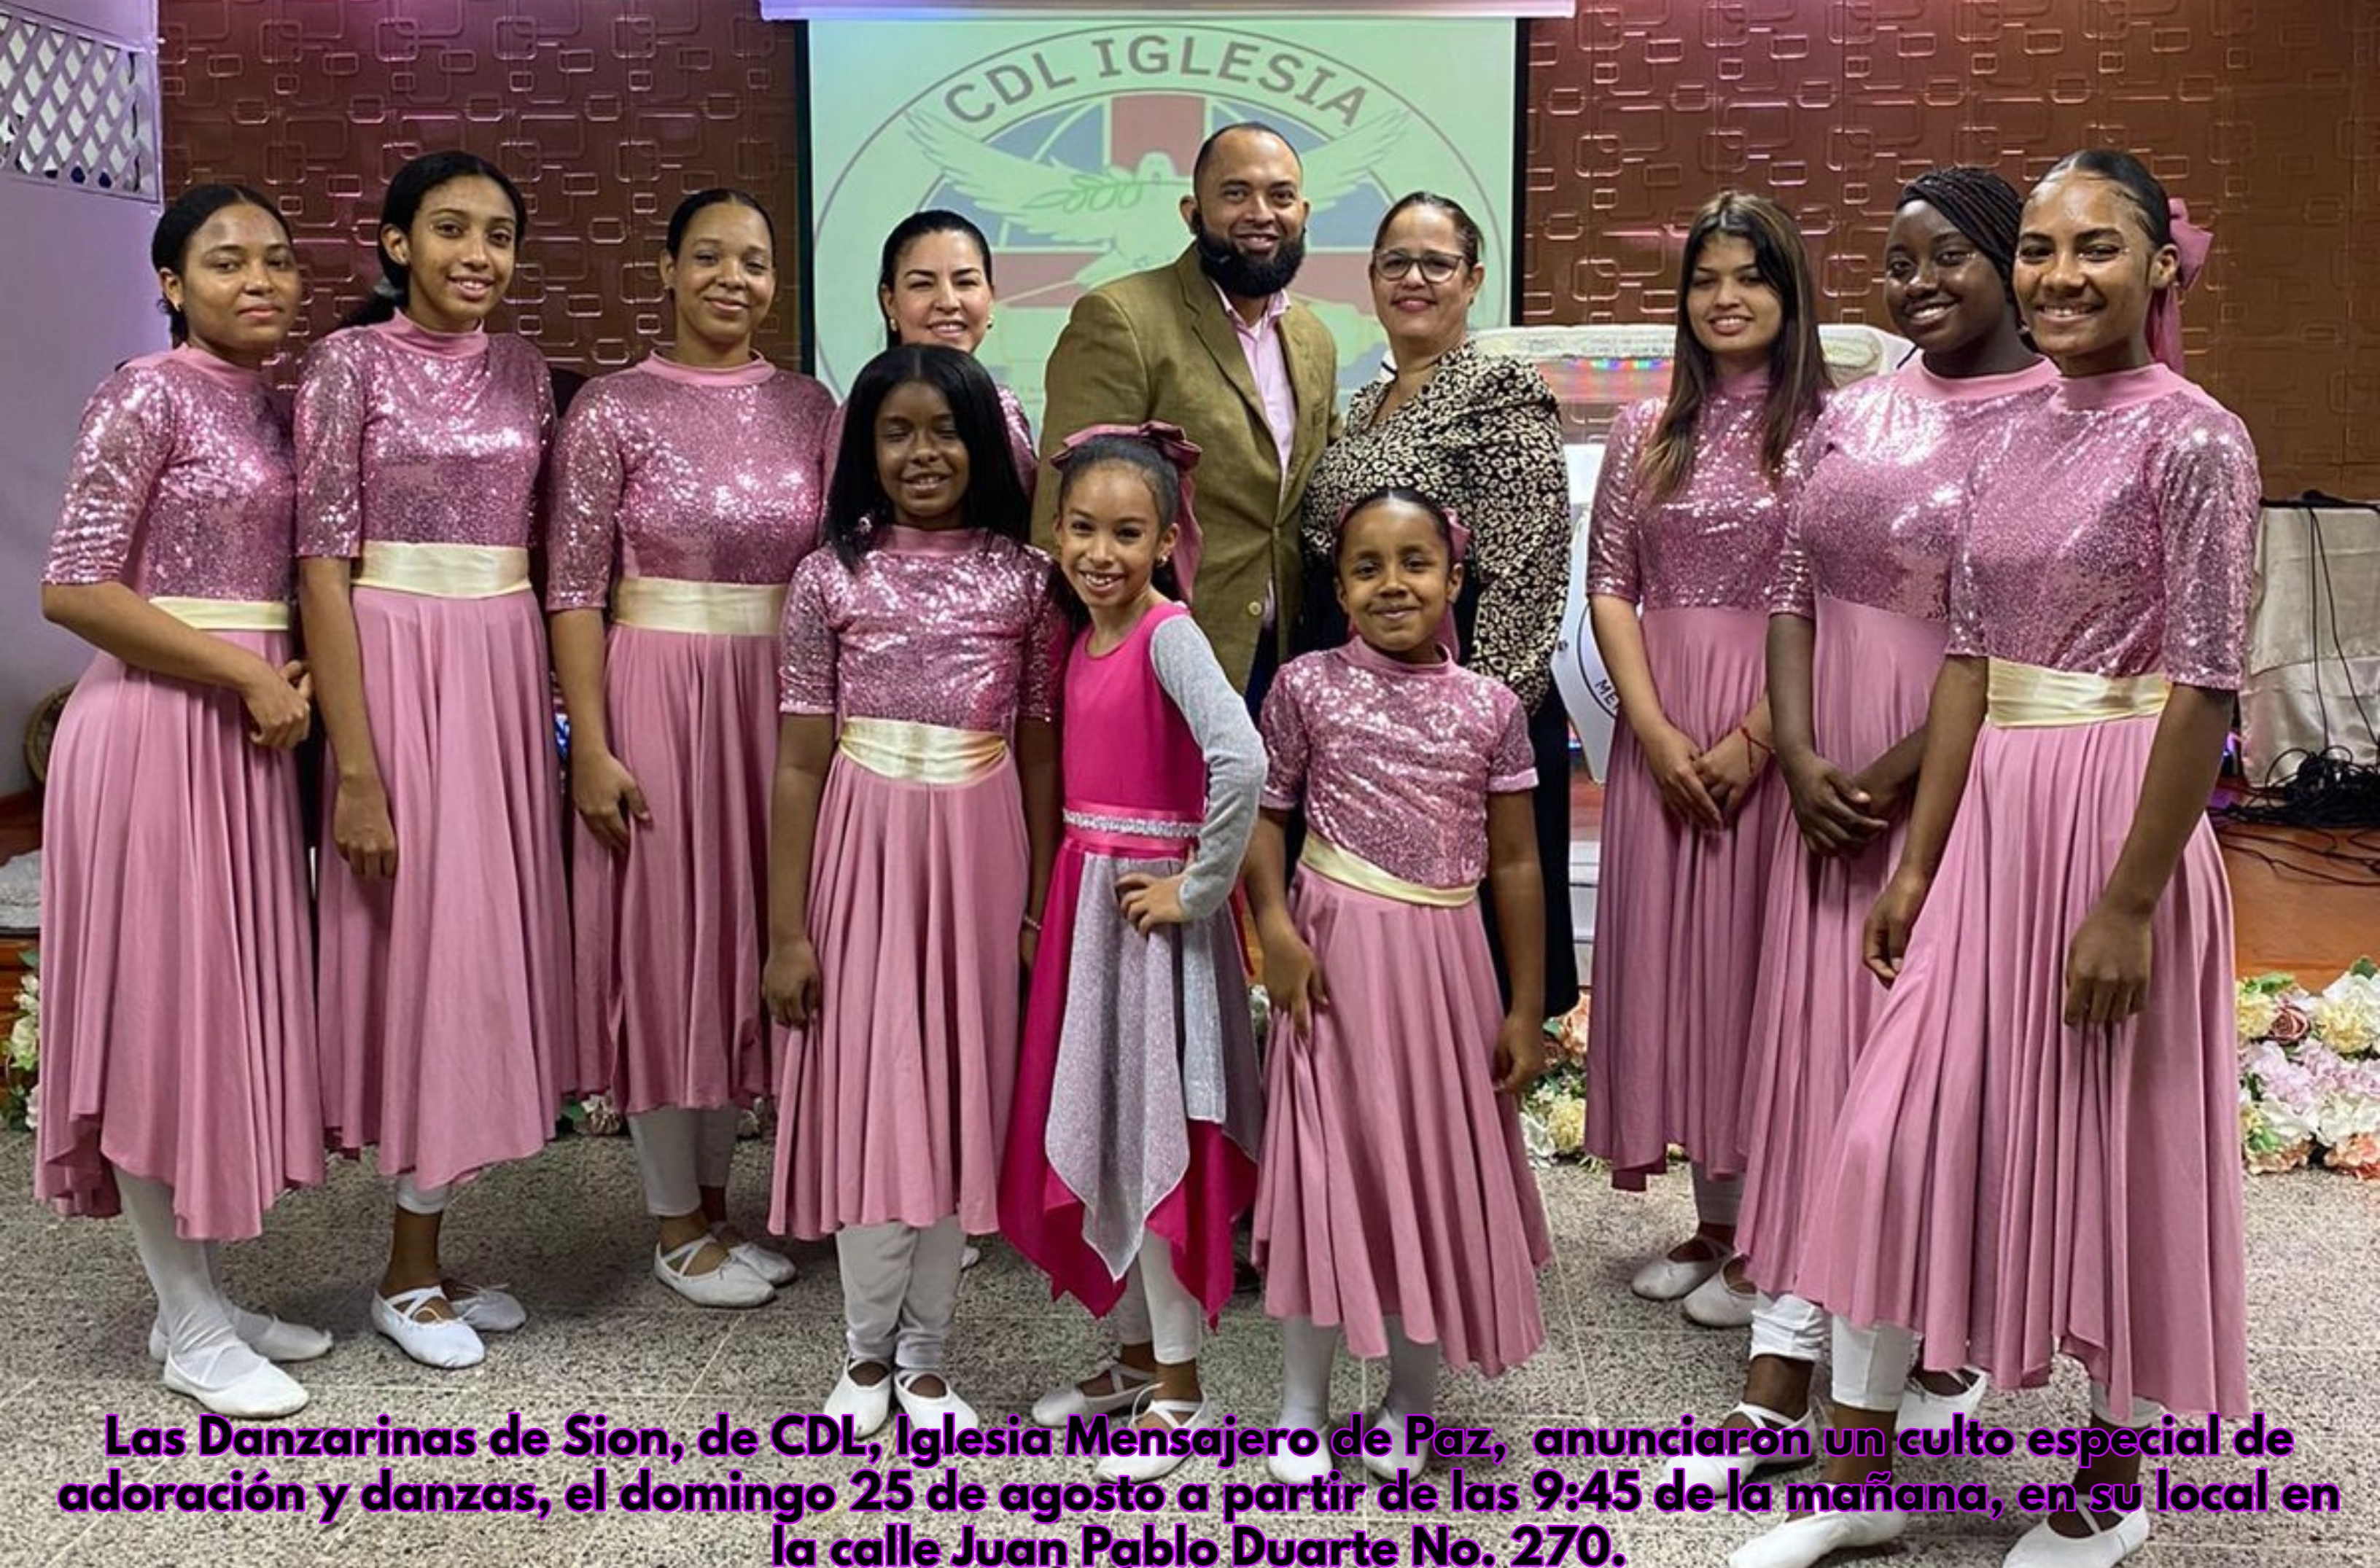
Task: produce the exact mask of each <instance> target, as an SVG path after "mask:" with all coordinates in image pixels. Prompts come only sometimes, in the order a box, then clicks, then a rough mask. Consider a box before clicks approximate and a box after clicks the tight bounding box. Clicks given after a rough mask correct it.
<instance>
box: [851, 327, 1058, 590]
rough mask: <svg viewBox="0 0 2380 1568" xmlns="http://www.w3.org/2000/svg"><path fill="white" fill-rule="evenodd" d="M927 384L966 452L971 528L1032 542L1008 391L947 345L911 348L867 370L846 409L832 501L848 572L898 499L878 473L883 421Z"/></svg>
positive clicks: (888, 353) (890, 352) (884, 356)
mask: <svg viewBox="0 0 2380 1568" xmlns="http://www.w3.org/2000/svg"><path fill="white" fill-rule="evenodd" d="M911 381H917V382H921V383H923V384H924V385H926V386H929V387H931V388H933V389H934V391H936V392H940V393H941V395H942V401H943V402H944V403H947V404H950V408H951V419H952V422H953V424H955V425H956V426H957V427H958V433H959V440H960V441H961V442H962V443H964V444H965V447H966V454H967V482H966V494H965V496H964V497H963V498H962V499H961V502H960V504H961V505H962V506H963V507H965V513H966V521H967V526H969V527H971V528H980V529H982V530H983V531H984V532H985V533H987V534H993V535H997V536H998V537H1002V538H1004V539H1013V540H1014V541H1015V542H1017V543H1018V544H1022V543H1024V542H1025V540H1026V537H1028V535H1029V533H1030V530H1031V527H1032V520H1033V507H1032V503H1031V502H1029V501H1026V499H1025V487H1024V485H1022V484H1021V483H1019V482H1018V480H1017V477H1016V459H1015V458H1014V456H1013V455H1011V453H1010V452H1009V447H1008V416H1007V414H1006V412H1005V411H1003V410H1002V407H1001V406H1000V389H999V388H997V387H995V386H994V385H993V384H992V380H991V377H990V374H989V373H988V372H986V371H985V369H984V368H983V367H982V366H980V365H978V364H977V363H976V359H975V356H974V355H972V354H967V353H965V352H963V351H961V350H959V349H955V348H952V347H949V346H948V345H946V344H902V345H901V346H899V347H897V348H888V349H886V350H885V351H884V352H883V353H881V354H880V355H878V356H876V357H875V358H873V359H871V360H869V361H868V363H867V365H865V366H864V367H862V368H861V369H860V372H859V377H858V379H857V380H855V381H853V382H852V385H851V400H850V401H849V402H848V403H846V404H844V420H843V444H842V445H840V446H839V447H837V448H836V449H835V457H834V482H833V483H832V485H831V486H830V487H829V488H828V489H827V496H826V540H827V543H828V544H830V545H832V546H833V547H834V553H835V555H836V556H837V557H838V558H839V559H840V560H841V561H843V563H844V565H845V566H856V565H857V564H859V558H860V557H861V556H863V555H865V554H866V553H868V549H870V547H871V546H873V545H874V543H875V539H876V534H877V531H878V528H879V526H880V525H882V524H886V523H890V522H891V521H892V497H891V496H889V495H887V494H886V493H885V491H884V482H883V480H882V479H881V478H880V477H879V476H878V475H877V472H876V416H877V414H878V412H879V411H880V410H881V409H882V408H883V406H884V400H885V399H886V398H888V397H890V396H892V391H893V389H894V388H896V387H902V386H905V385H907V384H908V383H909V382H911Z"/></svg>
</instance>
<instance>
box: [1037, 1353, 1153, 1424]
mask: <svg viewBox="0 0 2380 1568" xmlns="http://www.w3.org/2000/svg"><path fill="white" fill-rule="evenodd" d="M1101 1378H1104V1379H1106V1380H1107V1385H1108V1386H1107V1391H1106V1392H1105V1393H1084V1392H1083V1390H1082V1386H1081V1384H1079V1383H1068V1384H1067V1385H1066V1386H1065V1387H1063V1388H1053V1389H1051V1390H1050V1392H1049V1393H1045V1394H1043V1395H1042V1396H1041V1397H1040V1398H1038V1399H1037V1400H1035V1401H1034V1402H1033V1419H1034V1421H1035V1422H1036V1423H1037V1424H1038V1425H1040V1426H1044V1427H1062V1426H1064V1425H1065V1424H1066V1423H1067V1422H1068V1421H1071V1420H1073V1419H1074V1418H1075V1417H1077V1416H1106V1415H1111V1414H1113V1413H1114V1412H1116V1411H1118V1410H1128V1409H1130V1408H1131V1407H1132V1405H1133V1404H1134V1403H1135V1401H1136V1400H1138V1399H1139V1398H1140V1396H1141V1395H1142V1394H1144V1393H1147V1392H1148V1385H1149V1384H1151V1383H1153V1382H1155V1381H1157V1380H1156V1378H1155V1377H1153V1376H1151V1375H1150V1374H1149V1373H1147V1372H1144V1371H1142V1370H1141V1369H1139V1368H1137V1367H1127V1366H1125V1365H1123V1363H1122V1362H1120V1361H1111V1362H1109V1363H1108V1364H1107V1365H1106V1366H1104V1367H1101V1368H1100V1369H1099V1370H1098V1371H1096V1372H1093V1373H1092V1374H1091V1375H1090V1376H1089V1377H1088V1378H1086V1379H1084V1380H1083V1381H1084V1382H1093V1381H1098V1380H1099V1379H1101Z"/></svg>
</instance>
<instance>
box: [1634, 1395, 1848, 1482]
mask: <svg viewBox="0 0 2380 1568" xmlns="http://www.w3.org/2000/svg"><path fill="white" fill-rule="evenodd" d="M1739 1413H1741V1414H1743V1415H1746V1416H1749V1417H1752V1418H1753V1420H1755V1422H1757V1423H1759V1424H1760V1425H1761V1426H1764V1427H1766V1428H1767V1429H1769V1430H1770V1431H1772V1432H1779V1433H1783V1432H1796V1431H1798V1432H1801V1433H1803V1434H1804V1435H1805V1436H1807V1437H1808V1438H1809V1440H1810V1453H1811V1455H1812V1457H1813V1458H1815V1456H1816V1454H1817V1452H1818V1405H1817V1401H1815V1400H1812V1401H1811V1402H1810V1407H1809V1408H1808V1409H1807V1410H1804V1411H1803V1412H1802V1418H1801V1419H1800V1420H1798V1421H1797V1420H1794V1419H1793V1418H1792V1417H1788V1416H1780V1415H1779V1414H1778V1413H1777V1412H1776V1411H1774V1410H1771V1409H1769V1408H1768V1407H1767V1406H1766V1405H1752V1404H1743V1405H1737V1406H1736V1407H1735V1409H1733V1410H1730V1411H1729V1412H1728V1414H1729V1415H1730V1416H1732V1415H1736V1414H1739ZM1809 1462H1810V1461H1809V1460H1806V1459H1789V1458H1787V1457H1786V1456H1784V1455H1783V1454H1770V1455H1769V1456H1767V1458H1763V1457H1761V1456H1760V1455H1758V1454H1755V1453H1689V1454H1683V1455H1682V1456H1680V1457H1679V1458H1677V1459H1674V1460H1672V1461H1670V1479H1671V1480H1674V1481H1680V1482H1682V1483H1684V1484H1685V1485H1687V1486H1706V1487H1708V1488H1710V1489H1711V1490H1713V1491H1718V1492H1723V1491H1725V1490H1727V1483H1728V1481H1729V1479H1730V1478H1731V1477H1737V1476H1742V1477H1744V1478H1751V1477H1753V1476H1756V1475H1758V1474H1760V1473H1761V1472H1762V1471H1763V1470H1790V1469H1791V1468H1792V1467H1793V1466H1795V1465H1806V1464H1808V1463H1809Z"/></svg>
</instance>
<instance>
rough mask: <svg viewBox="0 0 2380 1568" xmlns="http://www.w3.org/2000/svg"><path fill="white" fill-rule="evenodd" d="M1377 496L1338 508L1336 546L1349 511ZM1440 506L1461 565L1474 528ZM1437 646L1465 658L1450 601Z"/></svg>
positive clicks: (1334, 526) (1332, 527)
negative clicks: (1467, 525)
mask: <svg viewBox="0 0 2380 1568" xmlns="http://www.w3.org/2000/svg"><path fill="white" fill-rule="evenodd" d="M1376 499H1378V498H1377V496H1359V497H1357V498H1356V499H1355V500H1354V501H1349V502H1348V503H1347V504H1346V505H1344V506H1342V507H1341V508H1340V509H1339V520H1338V521H1337V522H1335V523H1333V524H1331V525H1330V539H1331V543H1332V544H1333V545H1336V544H1337V543H1338V540H1339V536H1340V534H1341V533H1342V531H1343V530H1344V529H1345V528H1346V526H1347V515H1348V513H1352V512H1354V510H1355V508H1356V507H1358V506H1360V505H1362V504H1364V503H1365V502H1366V501H1372V500H1376ZM1437 505H1438V509H1439V511H1440V512H1442V513H1445V514H1446V537H1447V543H1448V545H1449V546H1450V547H1451V549H1452V550H1453V551H1454V562H1455V564H1457V565H1460V564H1462V562H1463V561H1464V560H1465V559H1466V558H1467V557H1469V555H1470V554H1471V530H1470V529H1469V528H1467V527H1465V526H1464V525H1463V519H1462V517H1461V516H1460V515H1459V514H1458V513H1456V512H1455V510H1454V508H1452V507H1451V506H1449V505H1447V504H1446V503H1445V502H1444V501H1439V502H1438V503H1437ZM1347 634H1348V636H1350V637H1353V636H1354V634H1355V633H1354V630H1353V629H1352V628H1351V629H1350V630H1349V631H1348V633H1347ZM1438 645H1439V646H1440V647H1442V648H1444V649H1445V650H1446V654H1447V657H1449V658H1461V657H1463V633H1461V631H1459V630H1458V629H1457V628H1456V627H1455V624H1454V605H1453V604H1452V602H1451V601H1450V602H1449V603H1448V604H1447V607H1446V618H1445V619H1444V620H1442V621H1439V623H1438Z"/></svg>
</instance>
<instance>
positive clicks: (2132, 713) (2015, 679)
mask: <svg viewBox="0 0 2380 1568" xmlns="http://www.w3.org/2000/svg"><path fill="white" fill-rule="evenodd" d="M1989 664H1990V669H1989V673H1988V675H1987V676H1986V677H1985V709H1984V712H1985V717H1986V718H1989V719H1990V720H1991V721H1992V722H1993V723H1994V724H1996V725H1998V726H1999V727H2000V728H2001V729H2003V730H2053V729H2058V728H2061V727H2064V726H2067V725H2074V724H2099V723H2103V722H2105V721H2106V720H2107V719H2110V718H2149V717H2151V716H2153V715H2155V714H2159V713H2163V712H2164V711H2165V695H2166V690H2167V688H2166V680H2165V677H2164V676H2162V675H2130V676H2125V677H2122V678H2121V679H2115V678H2110V677H2108V676H2105V675H2083V674H2078V673H2076V672H2075V671H2073V670H2070V669H2043V668H2042V667H2041V666H2040V665H2037V664H2017V663H2013V662H2011V661H2010V660H2007V659H1998V658H1996V659H1992V660H1990V661H1989Z"/></svg>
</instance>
